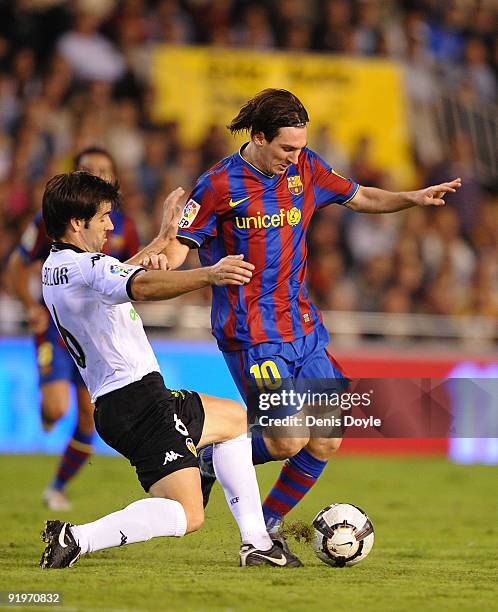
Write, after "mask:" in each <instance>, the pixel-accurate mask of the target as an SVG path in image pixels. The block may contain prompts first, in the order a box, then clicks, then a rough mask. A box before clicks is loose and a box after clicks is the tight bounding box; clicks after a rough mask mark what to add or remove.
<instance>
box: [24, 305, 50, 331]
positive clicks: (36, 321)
mask: <svg viewBox="0 0 498 612" xmlns="http://www.w3.org/2000/svg"><path fill="white" fill-rule="evenodd" d="M26 318H27V320H28V325H29V328H30V329H31V331H32V332H33V333H34V334H43V332H45V331H47V328H48V321H49V314H48V310H47V309H46V308H45V307H44V306H42V305H41V304H34V305H33V306H31V307H30V308H28V310H27V311H26Z"/></svg>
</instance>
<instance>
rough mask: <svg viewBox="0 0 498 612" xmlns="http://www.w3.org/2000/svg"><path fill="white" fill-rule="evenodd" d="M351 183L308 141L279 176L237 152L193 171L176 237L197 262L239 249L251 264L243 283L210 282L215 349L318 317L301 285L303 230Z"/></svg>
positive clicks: (252, 341) (293, 332) (348, 193)
mask: <svg viewBox="0 0 498 612" xmlns="http://www.w3.org/2000/svg"><path fill="white" fill-rule="evenodd" d="M241 150H242V149H241ZM357 190H358V184H357V183H356V182H354V181H353V180H348V179H345V178H343V177H342V176H340V175H338V174H336V173H335V172H334V171H333V170H332V168H331V167H330V166H329V165H328V164H327V163H326V162H325V161H323V160H322V159H321V158H320V157H319V156H318V155H317V154H316V153H314V152H313V151H311V150H310V149H308V148H305V149H303V150H302V151H301V153H300V155H299V159H298V163H297V165H291V166H290V167H289V168H288V169H287V171H286V172H285V173H284V174H283V175H273V176H269V175H267V174H264V173H263V172H261V171H260V170H258V169H257V168H255V167H254V166H253V165H251V164H250V163H249V162H247V161H246V160H245V159H244V158H243V157H242V155H241V154H240V151H238V152H237V153H234V154H233V155H231V156H229V157H227V158H225V159H223V160H222V161H221V162H219V163H218V164H216V165H215V166H214V167H213V168H211V169H210V170H209V171H208V172H206V173H205V174H203V175H202V176H201V177H200V178H199V180H198V182H197V184H196V186H195V188H194V190H193V191H192V193H191V195H190V198H189V201H188V202H187V204H186V206H185V209H184V211H183V216H182V218H181V219H180V223H179V230H178V238H179V240H180V241H182V242H184V243H185V244H188V246H190V247H191V248H199V257H200V260H201V263H202V265H204V266H209V265H212V264H214V263H216V262H217V261H218V260H219V259H220V258H222V257H225V256H226V255H237V254H240V253H243V254H244V259H245V260H246V261H249V262H251V263H252V264H254V265H255V270H254V272H253V277H252V280H251V281H250V282H249V283H248V284H247V285H244V286H240V287H239V286H237V285H228V286H225V287H213V303H212V309H211V325H212V330H213V334H214V336H215V337H216V339H217V341H218V345H219V347H220V348H221V350H224V351H234V350H240V349H245V348H248V347H250V346H254V345H256V344H260V343H263V342H292V341H294V340H295V339H297V338H300V337H302V336H305V335H306V334H308V333H310V332H312V331H313V330H314V329H315V327H316V326H319V325H321V324H322V319H321V315H320V313H319V312H318V310H317V309H316V307H315V306H314V305H313V304H312V303H311V301H310V299H309V297H308V291H307V287H306V281H305V279H306V260H307V248H306V233H307V231H308V228H309V225H310V221H311V217H312V216H313V214H314V212H315V211H316V210H317V209H319V208H322V207H324V206H326V205H328V204H332V203H336V204H346V203H347V202H349V200H351V199H352V198H353V197H354V195H355V194H356V192H357Z"/></svg>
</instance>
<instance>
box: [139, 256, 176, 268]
mask: <svg viewBox="0 0 498 612" xmlns="http://www.w3.org/2000/svg"><path fill="white" fill-rule="evenodd" d="M139 265H140V266H143V267H144V268H147V270H169V263H168V258H167V257H166V255H165V254H164V253H159V255H158V254H157V253H147V254H146V255H144V256H143V257H142V259H141V260H140V262H139Z"/></svg>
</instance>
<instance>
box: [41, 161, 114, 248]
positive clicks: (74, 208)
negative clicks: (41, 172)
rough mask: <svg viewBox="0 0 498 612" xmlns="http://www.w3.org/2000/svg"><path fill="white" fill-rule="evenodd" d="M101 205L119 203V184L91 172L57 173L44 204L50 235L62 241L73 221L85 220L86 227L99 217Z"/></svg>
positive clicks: (43, 208)
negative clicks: (96, 216) (95, 217)
mask: <svg viewBox="0 0 498 612" xmlns="http://www.w3.org/2000/svg"><path fill="white" fill-rule="evenodd" d="M102 202H111V203H112V205H113V207H114V206H117V205H118V203H119V187H118V183H117V181H115V182H114V183H109V182H107V181H104V179H101V178H100V177H98V176H95V175H94V174H90V173H89V172H83V171H77V172H70V173H68V174H57V175H56V176H54V177H52V178H51V179H50V180H49V181H48V183H47V184H46V186H45V192H44V194H43V201H42V213H43V221H44V222H45V229H46V231H47V234H48V235H49V236H50V238H52V239H53V240H59V239H60V238H61V237H62V236H63V235H64V233H65V231H66V228H67V225H68V223H69V220H70V219H82V220H84V221H85V224H86V226H87V225H88V223H89V222H90V220H91V219H92V218H93V217H94V216H95V215H96V214H97V211H98V209H99V207H100V204H102Z"/></svg>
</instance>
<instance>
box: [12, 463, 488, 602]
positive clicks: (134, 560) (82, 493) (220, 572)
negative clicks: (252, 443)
mask: <svg viewBox="0 0 498 612" xmlns="http://www.w3.org/2000/svg"><path fill="white" fill-rule="evenodd" d="M55 462H56V459H55V458H53V457H37V456H2V457H0V469H1V475H2V488H1V491H2V503H1V505H0V591H24V592H27V591H28V592H32V591H45V592H48V591H60V592H62V595H63V606H62V609H63V610H105V611H116V612H117V611H125V610H129V611H131V610H133V611H139V610H180V611H182V612H187V611H190V610H202V611H204V610H237V611H238V610H263V611H265V610H272V611H274V610H286V611H293V610H306V612H311V611H313V610H320V611H323V610H334V611H342V610H344V611H345V610H348V611H349V610H353V611H357V610H358V611H359V610H362V611H363V610H366V611H369V612H370V611H376V610H383V611H384V610H396V611H403V610H409V611H412V610H424V611H427V610H434V611H435V610H437V611H440V610H459V611H462V610H469V611H470V610H472V611H474V610H479V609H481V610H498V523H497V517H498V487H497V481H498V478H497V477H498V474H497V468H496V467H486V466H455V465H452V464H450V463H449V462H447V461H446V460H445V459H443V458H439V457H437V458H436V457H431V458H402V457H377V456H373V457H351V456H345V455H343V456H341V455H339V456H338V457H337V458H336V459H335V460H334V461H333V462H331V463H330V464H329V466H328V467H327V470H326V472H325V473H324V475H323V477H322V478H321V480H320V482H319V484H318V485H317V486H316V487H315V489H314V490H313V492H312V493H311V494H310V495H308V497H307V498H306V499H305V500H304V501H303V502H302V503H301V504H300V505H299V506H298V507H297V508H296V509H295V510H294V511H293V513H292V514H291V515H290V516H289V521H291V520H303V521H306V522H309V521H310V520H311V519H312V518H313V516H314V515H315V513H316V512H317V511H318V510H319V509H320V508H322V507H323V506H326V505H328V504H330V503H332V502H351V503H354V504H356V505H359V506H360V507H362V508H363V509H364V510H365V511H366V512H368V514H369V515H370V518H371V519H372V522H373V524H374V527H375V545H374V548H373V550H372V552H371V554H370V556H369V557H368V558H367V559H366V560H365V561H364V562H363V563H361V564H359V565H358V566H356V567H352V568H344V569H333V568H330V567H328V566H326V565H324V564H322V563H321V562H320V561H319V560H318V559H316V558H315V557H314V555H313V553H312V551H311V549H310V548H309V546H308V545H306V544H304V543H296V542H292V541H291V542H290V544H291V546H292V548H293V549H294V550H295V552H296V553H297V554H298V555H299V556H300V557H301V559H302V560H303V562H304V563H305V564H306V567H305V568H303V569H302V570H299V569H298V570H279V569H276V568H275V569H273V568H246V569H242V568H239V567H238V534H237V530H236V526H235V524H234V522H233V520H232V518H231V515H230V513H229V510H228V509H227V507H226V506H225V502H224V498H223V495H222V492H221V489H220V488H219V486H218V485H216V487H215V489H214V492H213V495H212V498H211V502H210V504H209V506H208V509H207V513H206V525H205V527H204V529H203V530H202V531H201V532H199V533H196V534H193V535H190V536H187V537H186V538H178V539H177V538H167V539H166V538H160V539H156V540H152V541H150V542H147V543H143V544H134V545H132V546H128V547H123V548H116V549H112V550H107V551H102V552H98V553H94V554H92V555H89V556H87V557H84V558H82V559H81V560H80V561H79V562H78V563H77V564H76V566H75V567H73V568H71V569H69V570H60V571H57V570H53V571H43V572H42V571H41V570H40V569H39V568H38V561H39V558H40V555H41V551H42V548H43V546H42V543H41V541H40V539H39V532H40V530H41V528H42V526H43V523H44V520H45V519H46V518H62V517H61V516H59V517H54V516H52V514H53V513H47V510H46V509H45V508H43V507H42V505H41V501H40V497H41V492H42V490H43V488H44V487H45V485H46V482H47V480H48V479H49V477H50V475H51V474H52V471H53V469H54V466H55ZM277 470H278V465H277V464H271V465H267V466H262V467H260V468H258V476H259V480H260V486H261V491H262V494H266V491H267V490H268V488H269V487H270V485H271V484H272V483H273V480H274V478H275V475H276V473H277ZM69 492H70V495H71V499H72V501H73V503H74V508H75V509H74V511H72V512H71V513H69V514H67V515H65V516H67V519H68V520H70V521H72V522H88V521H91V520H94V519H96V518H98V517H99V516H101V515H103V514H106V513H108V512H112V511H114V510H117V509H119V508H121V507H123V506H125V505H126V504H128V503H129V502H131V501H133V500H135V499H137V498H139V497H142V492H141V489H140V487H139V485H138V484H137V482H136V479H135V475H134V472H133V470H132V469H131V468H130V467H129V466H128V464H127V462H126V461H125V460H124V459H121V458H113V457H95V458H93V459H92V462H91V464H90V465H89V466H88V467H87V468H85V470H84V471H82V473H81V475H80V477H78V478H77V479H76V480H75V482H74V483H73V484H72V485H71V487H70V491H69ZM58 609H61V607H59V608H58Z"/></svg>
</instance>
